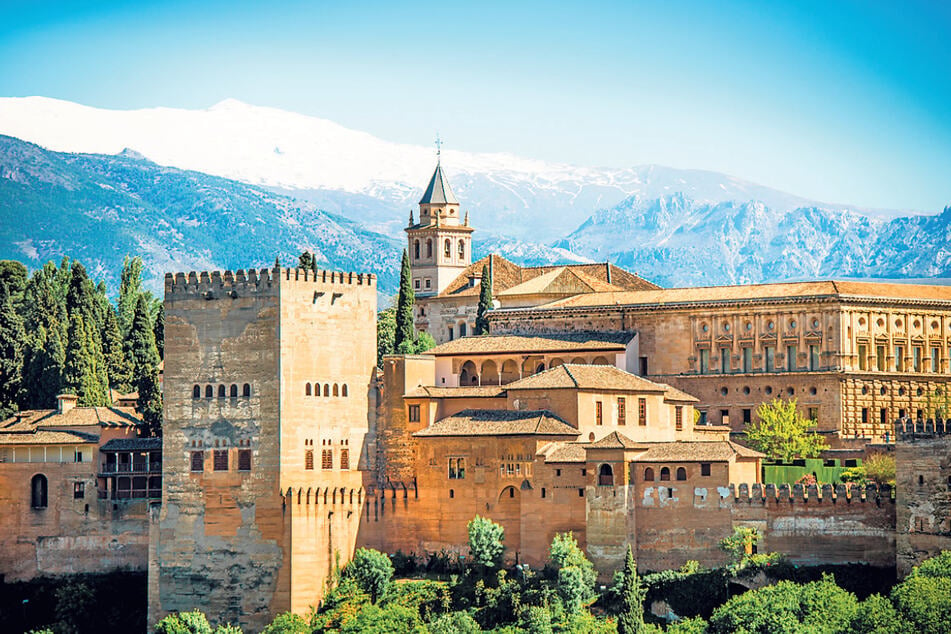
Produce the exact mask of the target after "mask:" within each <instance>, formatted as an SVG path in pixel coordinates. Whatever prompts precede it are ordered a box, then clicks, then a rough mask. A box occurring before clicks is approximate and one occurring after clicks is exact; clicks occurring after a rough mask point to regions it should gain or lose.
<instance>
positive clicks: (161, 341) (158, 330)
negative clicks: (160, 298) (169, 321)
mask: <svg viewBox="0 0 951 634" xmlns="http://www.w3.org/2000/svg"><path fill="white" fill-rule="evenodd" d="M152 334H153V336H154V337H155V349H156V350H158V356H159V360H160V361H161V360H162V359H164V358H165V304H164V303H162V302H159V305H158V310H156V311H155V324H154V325H153V326H152Z"/></svg>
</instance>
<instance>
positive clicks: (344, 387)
mask: <svg viewBox="0 0 951 634" xmlns="http://www.w3.org/2000/svg"><path fill="white" fill-rule="evenodd" d="M347 395H348V392H347V384H346V383H344V384H343V385H341V386H340V396H347Z"/></svg>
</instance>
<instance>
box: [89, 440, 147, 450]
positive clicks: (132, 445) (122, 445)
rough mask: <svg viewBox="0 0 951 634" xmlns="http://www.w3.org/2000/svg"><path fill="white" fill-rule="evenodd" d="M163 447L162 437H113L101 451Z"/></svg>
mask: <svg viewBox="0 0 951 634" xmlns="http://www.w3.org/2000/svg"><path fill="white" fill-rule="evenodd" d="M161 448H162V439H161V438H113V439H112V440H110V441H109V442H107V443H106V444H104V445H103V446H102V447H100V448H99V450H100V451H157V450H160V449H161Z"/></svg>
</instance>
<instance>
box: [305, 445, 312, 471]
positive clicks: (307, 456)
mask: <svg viewBox="0 0 951 634" xmlns="http://www.w3.org/2000/svg"><path fill="white" fill-rule="evenodd" d="M304 468H305V469H307V470H308V471H311V470H313V468H314V450H313V449H308V450H307V451H305V452H304Z"/></svg>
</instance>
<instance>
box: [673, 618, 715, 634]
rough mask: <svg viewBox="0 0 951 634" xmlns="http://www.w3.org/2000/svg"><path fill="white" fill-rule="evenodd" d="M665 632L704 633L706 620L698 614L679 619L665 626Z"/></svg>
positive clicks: (678, 633) (681, 633)
mask: <svg viewBox="0 0 951 634" xmlns="http://www.w3.org/2000/svg"><path fill="white" fill-rule="evenodd" d="M666 631H667V634H706V631H707V622H706V621H704V620H703V619H701V618H700V617H699V616H696V617H693V618H689V619H680V620H679V621H675V622H673V623H671V624H670V625H669V626H668V627H667V630H666Z"/></svg>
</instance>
